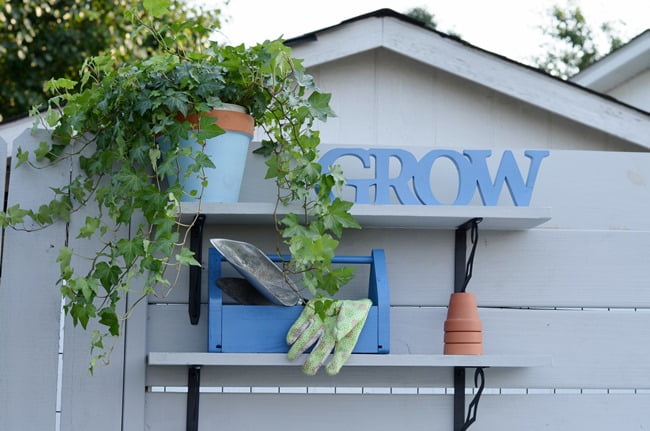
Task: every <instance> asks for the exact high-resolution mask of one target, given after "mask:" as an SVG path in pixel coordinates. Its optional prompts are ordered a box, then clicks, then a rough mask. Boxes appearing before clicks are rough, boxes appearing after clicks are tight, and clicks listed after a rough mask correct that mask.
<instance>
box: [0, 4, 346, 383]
mask: <svg viewBox="0 0 650 431" xmlns="http://www.w3.org/2000/svg"><path fill="white" fill-rule="evenodd" d="M146 3H148V4H149V6H150V7H151V8H152V9H151V10H153V11H155V13H154V16H153V17H150V18H147V19H146V20H141V21H139V24H140V27H139V28H140V30H139V31H143V32H147V33H149V34H151V35H153V37H154V38H156V40H157V41H158V43H159V44H160V46H161V47H162V48H163V50H162V53H160V54H156V55H153V56H151V57H149V58H147V59H144V60H135V61H131V62H128V63H119V62H118V61H116V60H115V59H114V58H112V57H110V56H98V57H92V58H89V59H87V60H86V61H85V63H84V65H83V67H82V69H81V72H80V77H81V78H80V80H79V82H74V81H71V80H68V79H53V80H51V81H50V82H49V83H48V90H50V91H51V92H53V97H52V98H51V99H50V100H49V105H48V109H47V111H46V112H45V113H44V114H43V115H42V117H41V122H42V126H43V127H45V128H46V129H48V130H49V131H50V133H51V136H52V141H51V143H47V142H41V143H40V145H39V146H38V148H37V149H35V150H34V151H32V152H30V151H27V150H24V149H18V151H17V154H16V158H17V164H16V167H19V166H20V165H23V164H30V165H33V166H38V167H42V166H44V165H48V164H52V163H60V162H61V161H62V160H65V159H70V160H72V162H73V164H74V165H75V166H76V168H75V172H76V174H75V175H74V177H73V178H72V179H71V181H70V183H69V184H68V185H66V186H63V187H59V188H52V192H53V197H52V199H51V200H50V201H48V202H44V203H42V205H41V206H40V207H39V208H38V209H28V208H23V207H20V206H18V205H17V206H13V207H11V208H8V209H7V211H6V212H4V213H0V223H1V224H2V226H3V227H11V228H15V229H30V228H29V227H28V226H33V225H34V224H36V225H37V226H38V228H40V227H43V226H47V225H50V224H53V223H56V222H58V221H61V220H63V221H65V222H70V220H71V216H72V214H73V213H75V212H77V211H79V210H80V209H83V214H84V215H85V219H84V221H83V223H81V227H80V228H79V230H78V232H76V233H71V235H75V236H76V238H78V239H80V240H83V239H85V240H88V241H89V242H88V243H87V244H92V245H93V246H96V252H94V253H91V254H89V255H84V254H83V253H82V251H81V250H78V249H75V248H74V247H69V246H64V247H62V248H61V249H60V250H59V254H58V258H57V262H58V264H59V267H60V279H59V288H60V290H61V294H62V296H63V298H64V301H65V302H64V304H65V305H64V307H65V311H66V313H68V314H69V315H70V316H71V317H72V320H73V323H74V324H75V325H81V326H82V327H83V328H88V327H89V325H90V324H91V322H96V324H95V325H93V328H95V327H96V328H98V329H93V334H92V349H94V351H93V357H92V360H91V370H92V367H93V366H94V365H95V364H96V362H97V360H99V359H106V358H107V357H108V354H109V352H110V347H107V346H106V338H107V337H109V336H118V335H119V334H120V333H121V330H122V323H123V322H124V320H125V319H126V318H127V317H128V315H129V313H130V312H131V310H127V311H126V313H122V312H120V310H121V308H120V307H121V306H122V305H121V304H122V301H123V300H124V297H125V295H126V294H127V293H129V294H132V295H138V298H140V299H137V300H136V301H134V302H135V303H137V302H139V301H140V300H141V299H142V298H145V297H146V296H147V295H152V294H154V295H164V294H165V293H166V292H167V291H168V290H169V289H171V288H173V287H174V285H175V284H176V283H177V281H175V280H177V279H178V271H179V268H181V267H183V266H188V265H199V262H197V261H196V260H195V258H194V256H193V253H192V252H191V251H190V250H189V248H188V246H187V244H188V238H187V235H188V232H189V229H190V228H191V227H192V225H193V223H194V222H195V220H196V216H197V215H198V214H194V217H189V218H188V217H187V214H182V206H181V201H182V199H183V197H184V193H189V195H190V196H191V197H192V198H196V199H198V200H199V202H200V199H201V197H202V193H203V190H204V189H205V187H209V186H210V185H209V184H208V182H207V179H206V177H205V172H206V170H208V169H213V168H214V164H213V162H212V161H211V160H210V159H209V158H208V157H207V156H206V155H205V153H204V152H203V151H202V150H198V151H192V149H191V148H189V147H183V146H180V145H179V143H180V142H181V141H182V140H185V139H189V138H194V139H197V140H198V142H199V143H200V146H201V147H203V146H205V143H206V140H208V139H210V138H212V137H215V136H218V135H219V134H221V133H223V130H221V129H220V128H219V127H218V126H216V125H215V124H214V123H213V119H210V118H209V117H206V116H202V115H201V114H203V113H206V112H208V111H210V110H211V109H214V108H218V107H220V106H222V104H223V103H234V104H239V105H242V106H244V107H246V108H247V109H248V110H249V112H250V113H251V115H252V116H253V117H254V119H255V121H256V124H257V126H258V127H260V128H261V129H262V130H263V131H264V132H265V133H264V134H265V136H266V137H265V139H264V140H263V141H262V145H261V147H260V148H259V149H258V150H257V151H256V152H257V153H258V154H261V155H263V156H265V157H266V165H267V167H268V169H267V173H266V178H267V179H269V180H273V181H275V182H276V184H277V186H278V194H277V205H276V210H277V209H278V208H279V207H280V206H282V205H292V207H291V208H295V206H296V205H297V206H298V208H300V210H299V211H296V212H290V213H289V214H288V215H286V216H284V217H279V216H277V215H276V217H275V219H276V229H277V231H278V233H279V236H280V237H281V238H282V243H283V244H284V245H283V247H286V248H287V249H288V251H289V252H290V253H291V255H292V260H291V262H287V263H286V265H285V270H286V271H287V273H299V274H301V275H302V280H303V285H304V286H305V287H306V288H307V289H309V290H310V291H311V293H312V295H315V296H320V297H323V298H324V299H323V301H322V304H321V306H320V307H319V310H320V311H321V312H323V311H322V310H323V309H324V308H326V307H327V304H329V303H331V301H329V300H327V299H326V298H328V297H330V296H332V295H334V294H336V292H337V291H338V290H339V289H340V288H341V287H342V286H343V285H344V284H345V283H347V282H348V281H349V280H350V279H351V277H352V276H353V274H352V270H351V269H349V268H333V267H332V265H331V259H332V258H333V257H334V254H335V251H336V248H337V246H338V243H339V239H340V237H341V235H342V232H343V229H344V228H357V227H358V224H357V223H356V221H355V220H354V218H353V217H352V216H351V215H350V212H349V210H350V208H351V205H352V204H351V203H350V202H347V201H344V200H342V199H340V198H334V197H333V195H334V194H335V193H334V192H336V190H337V189H340V187H341V186H342V185H343V184H344V177H343V174H342V171H341V169H340V168H338V167H336V166H334V167H330V169H329V170H328V172H324V171H323V169H322V167H321V166H320V164H319V163H318V159H319V154H318V146H319V144H320V136H319V132H318V131H317V130H314V123H315V121H325V120H326V119H327V118H328V117H331V116H332V115H333V112H332V110H331V109H330V106H329V102H330V95H329V94H326V93H322V92H319V91H318V89H317V88H316V86H315V84H314V80H313V78H312V77H311V76H310V75H308V74H307V73H306V72H305V70H304V67H303V66H302V65H301V63H300V61H298V60H296V59H293V58H292V57H291V50H290V48H288V47H287V46H285V45H284V44H283V43H282V41H280V40H275V41H267V42H264V43H262V44H258V45H256V46H253V47H249V48H247V47H245V46H243V45H241V46H220V45H217V44H212V45H211V46H210V48H209V49H207V50H205V51H203V52H198V51H187V50H185V49H184V48H183V46H184V44H183V38H184V37H186V36H184V35H186V34H187V33H188V32H187V29H188V28H189V29H190V30H191V32H192V31H197V32H206V31H209V29H206V28H202V27H200V25H199V24H196V23H187V24H186V25H185V26H183V28H182V29H179V30H182V31H179V32H173V31H172V30H173V29H171V28H169V27H168V26H167V27H163V28H159V27H157V23H156V17H155V15H159V14H161V13H163V12H164V11H165V8H164V3H165V2H164V1H155V0H150V1H148V2H146ZM135 16H139V15H134V17H135ZM191 32H190V33H191ZM162 34H165V35H166V36H165V37H163V36H162ZM170 35H172V36H170ZM188 114H198V118H199V125H198V128H195V126H194V125H193V124H191V123H190V122H189V121H186V120H185V119H184V118H185V117H186V116H187V115H188ZM181 158H188V159H189V160H191V163H190V166H189V168H188V169H187V172H185V174H184V175H192V176H197V177H198V178H200V179H201V180H202V187H201V190H193V191H189V192H188V191H183V189H182V188H181V185H180V182H179V177H180V176H181V175H182V174H181V172H180V170H179V165H178V162H179V160H180V159H181ZM38 172H40V173H42V174H43V175H47V170H39V171H38ZM199 211H200V205H199ZM276 213H277V211H276ZM182 215H183V216H184V217H182ZM125 232H130V235H125V234H124V233H125ZM85 248H88V247H85ZM80 262H83V263H80ZM86 262H87V263H88V264H86ZM169 271H174V272H173V273H169ZM135 279H137V280H138V283H137V284H136V283H134V280H135ZM139 285H143V287H142V289H141V290H140V289H136V288H135V287H134V286H139ZM97 324H98V325H97Z"/></svg>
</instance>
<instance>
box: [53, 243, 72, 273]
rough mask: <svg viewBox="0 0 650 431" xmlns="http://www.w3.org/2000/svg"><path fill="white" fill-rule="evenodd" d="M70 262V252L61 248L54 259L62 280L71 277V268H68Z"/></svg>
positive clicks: (65, 248)
mask: <svg viewBox="0 0 650 431" xmlns="http://www.w3.org/2000/svg"><path fill="white" fill-rule="evenodd" d="M71 260H72V250H70V249H69V248H68V247H65V246H63V247H61V249H60V250H59V256H58V257H57V258H56V261H57V262H59V268H60V272H61V278H62V279H67V278H69V277H70V276H71V275H72V268H71V267H70V261H71Z"/></svg>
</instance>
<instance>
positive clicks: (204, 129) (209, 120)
mask: <svg viewBox="0 0 650 431" xmlns="http://www.w3.org/2000/svg"><path fill="white" fill-rule="evenodd" d="M225 132H226V131H225V130H223V129H222V128H221V127H219V126H217V123H216V122H215V121H214V118H213V117H208V116H207V115H201V116H200V117H199V132H198V133H197V136H196V137H197V139H199V140H203V139H210V138H214V137H215V136H219V135H222V134H224V133H225Z"/></svg>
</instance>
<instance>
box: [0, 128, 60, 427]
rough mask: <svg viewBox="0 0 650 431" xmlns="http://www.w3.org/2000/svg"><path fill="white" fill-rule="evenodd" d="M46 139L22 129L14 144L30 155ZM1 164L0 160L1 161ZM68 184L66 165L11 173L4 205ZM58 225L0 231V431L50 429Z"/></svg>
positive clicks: (34, 199) (33, 202)
mask: <svg viewBox="0 0 650 431" xmlns="http://www.w3.org/2000/svg"><path fill="white" fill-rule="evenodd" d="M47 139H48V136H47V134H45V133H43V132H37V134H36V135H35V136H31V135H30V133H29V132H28V131H25V132H24V133H23V134H22V135H20V136H19V137H18V138H17V139H16V140H15V142H14V153H15V150H16V147H18V146H21V147H23V148H24V149H27V150H33V149H35V148H36V147H37V146H38V143H39V142H40V141H41V140H47ZM3 163H4V161H3ZM68 181H69V165H67V164H59V165H57V166H56V167H53V168H51V169H48V170H47V175H43V172H42V171H36V170H35V169H33V168H31V167H29V166H25V165H24V166H21V167H20V168H18V169H13V171H12V173H11V181H10V184H9V206H11V205H14V204H15V203H21V204H23V205H25V206H27V207H34V206H37V205H39V204H40V203H41V202H43V201H46V200H48V199H49V198H51V193H50V192H49V189H48V187H60V186H62V185H64V184H66V183H67V182H68ZM65 239H66V230H65V225H64V223H56V224H54V225H53V226H51V227H49V228H47V229H43V230H40V231H38V232H30V233H25V232H18V231H14V230H11V229H9V230H7V231H6V232H5V242H4V255H3V262H2V268H3V272H2V281H1V285H0V346H2V348H1V349H0V376H2V377H1V378H0V421H1V422H0V428H2V429H6V430H18V429H21V430H35V431H41V430H53V429H55V421H56V416H55V409H56V395H57V363H58V351H59V315H60V303H61V300H60V295H59V291H58V289H57V288H56V280H57V279H58V264H57V263H56V257H57V254H58V248H59V247H60V246H62V245H63V244H64V243H65Z"/></svg>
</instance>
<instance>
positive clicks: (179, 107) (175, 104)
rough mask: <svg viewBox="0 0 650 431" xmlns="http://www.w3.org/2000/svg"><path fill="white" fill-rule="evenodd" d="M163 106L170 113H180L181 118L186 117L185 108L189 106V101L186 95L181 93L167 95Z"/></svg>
mask: <svg viewBox="0 0 650 431" xmlns="http://www.w3.org/2000/svg"><path fill="white" fill-rule="evenodd" d="M163 104H164V105H165V106H166V107H167V108H168V109H169V110H170V111H171V112H180V113H181V114H183V116H187V108H188V105H189V100H188V99H187V95H186V94H183V93H171V94H167V95H166V97H165V99H164V101H163Z"/></svg>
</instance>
